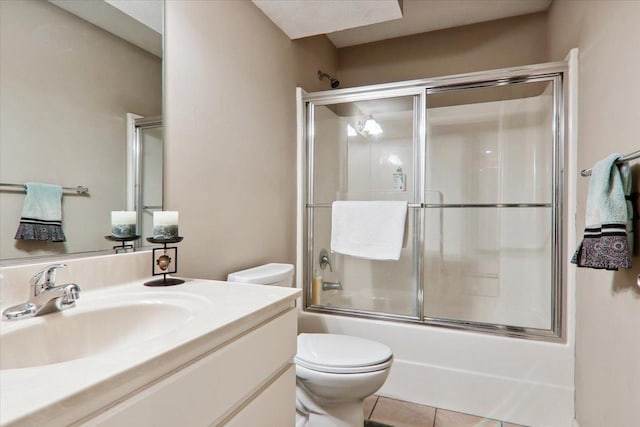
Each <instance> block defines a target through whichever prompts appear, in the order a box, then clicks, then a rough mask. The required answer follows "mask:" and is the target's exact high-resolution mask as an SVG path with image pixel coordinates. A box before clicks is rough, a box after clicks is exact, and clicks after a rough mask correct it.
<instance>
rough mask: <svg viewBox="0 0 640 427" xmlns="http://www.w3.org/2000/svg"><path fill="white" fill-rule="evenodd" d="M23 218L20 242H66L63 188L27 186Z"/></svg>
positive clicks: (20, 228)
mask: <svg viewBox="0 0 640 427" xmlns="http://www.w3.org/2000/svg"><path fill="white" fill-rule="evenodd" d="M25 187H27V195H26V196H25V198H24V206H23V207H22V217H21V218H20V225H19V226H18V231H17V232H16V237H15V238H16V239H18V240H47V241H49V242H64V241H66V238H65V236H64V232H63V231H62V187H61V186H59V185H54V184H40V183H33V182H29V183H27V184H25Z"/></svg>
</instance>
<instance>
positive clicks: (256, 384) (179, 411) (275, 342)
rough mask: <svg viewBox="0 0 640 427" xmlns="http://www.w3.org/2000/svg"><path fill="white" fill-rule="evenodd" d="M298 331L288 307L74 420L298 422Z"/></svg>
mask: <svg viewBox="0 0 640 427" xmlns="http://www.w3.org/2000/svg"><path fill="white" fill-rule="evenodd" d="M296 333H297V322H296V310H295V309H293V308H288V309H287V310H286V311H284V312H282V313H280V314H278V315H276V316H275V317H272V318H270V319H267V320H266V321H264V322H262V323H261V324H259V325H257V326H255V327H253V328H251V329H250V330H248V331H244V332H242V333H240V334H239V335H238V336H235V337H233V338H232V339H230V340H227V341H226V342H224V343H222V344H220V345H219V346H217V347H215V348H213V349H211V350H210V351H209V352H207V353H205V354H203V355H201V356H200V357H198V358H196V359H195V360H192V361H191V362H189V363H187V364H185V365H183V366H181V367H179V368H178V369H175V370H174V371H172V372H170V373H168V374H167V375H165V376H164V377H163V378H159V379H156V380H155V381H153V382H151V383H150V384H148V385H147V386H146V387H144V388H142V389H140V390H137V391H135V392H133V393H131V394H130V395H129V396H128V397H126V398H125V399H123V400H121V401H119V402H115V403H114V404H113V405H111V406H110V407H107V408H104V410H103V411H102V412H100V413H98V414H97V415H95V416H91V417H88V418H85V419H83V420H81V421H80V422H78V423H76V424H75V425H88V426H109V427H110V426H113V427H116V426H117V427H127V426H136V427H141V426H150V427H151V426H153V427H162V426H167V427H175V426H209V425H228V426H238V427H244V426H260V425H264V426H267V425H269V426H279V427H286V426H293V425H294V423H295V367H294V365H293V364H292V360H293V357H294V355H295V353H296Z"/></svg>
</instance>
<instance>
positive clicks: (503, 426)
mask: <svg viewBox="0 0 640 427" xmlns="http://www.w3.org/2000/svg"><path fill="white" fill-rule="evenodd" d="M364 418H365V419H367V420H372V421H377V422H379V423H384V424H389V425H391V426H393V427H524V426H520V425H517V424H511V423H507V422H504V421H499V420H491V419H487V418H481V417H476V416H474V415H468V414H462V413H460V412H453V411H447V410H445V409H439V408H432V407H431V406H425V405H417V404H414V403H409V402H404V401H402V400H395V399H389V398H387V397H381V396H380V397H379V396H375V395H374V396H371V397H369V398H367V399H366V400H365V405H364Z"/></svg>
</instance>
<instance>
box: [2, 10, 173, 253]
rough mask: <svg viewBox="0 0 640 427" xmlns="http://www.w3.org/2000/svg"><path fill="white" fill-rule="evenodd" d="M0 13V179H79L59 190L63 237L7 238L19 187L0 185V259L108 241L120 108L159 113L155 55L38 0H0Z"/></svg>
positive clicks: (120, 178)
mask: <svg viewBox="0 0 640 427" xmlns="http://www.w3.org/2000/svg"><path fill="white" fill-rule="evenodd" d="M0 20H1V23H0V123H2V125H1V126H0V182H5V183H16V184H22V183H24V182H50V183H56V184H59V185H63V186H68V187H75V186H77V185H83V186H86V187H88V188H89V195H88V196H86V197H85V196H77V195H73V193H65V195H64V196H63V202H62V208H63V209H62V223H63V230H64V232H65V234H66V236H67V242H66V243H42V242H34V241H17V240H14V239H13V236H14V235H15V232H16V229H17V226H18V221H19V219H20V214H21V212H22V204H23V200H24V192H21V191H17V192H15V191H8V190H7V189H6V188H5V189H3V190H2V191H0V242H1V243H0V259H8V258H17V257H25V256H31V255H50V254H58V253H75V252H86V251H95V250H100V249H110V248H111V247H112V246H113V244H112V243H111V242H109V241H107V240H105V238H104V236H105V235H106V234H108V233H109V232H110V226H111V223H110V221H111V220H110V211H112V210H122V209H124V208H125V182H126V169H125V160H126V147H127V133H126V130H127V124H126V114H127V113H128V112H132V113H137V114H141V115H159V114H160V112H161V103H162V61H161V59H160V58H157V57H155V56H153V55H151V54H150V53H147V52H145V51H143V50H141V49H139V48H137V47H135V46H133V45H132V44H130V43H128V42H126V41H124V40H122V39H120V38H118V37H116V36H114V35H112V34H110V33H107V32H106V31H104V30H102V29H100V28H98V27H96V26H94V25H92V24H89V23H88V22H86V21H84V20H82V19H80V18H78V17H76V16H74V15H72V14H69V13H67V12H66V11H64V10H62V9H60V8H58V7H56V6H54V5H52V4H51V3H48V2H46V1H44V0H28V1H0Z"/></svg>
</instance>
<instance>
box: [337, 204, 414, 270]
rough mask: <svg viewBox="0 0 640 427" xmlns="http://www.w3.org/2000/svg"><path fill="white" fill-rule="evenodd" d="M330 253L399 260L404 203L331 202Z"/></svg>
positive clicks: (404, 210)
mask: <svg viewBox="0 0 640 427" xmlns="http://www.w3.org/2000/svg"><path fill="white" fill-rule="evenodd" d="M331 211H332V212H331V252H337V253H340V254H344V255H351V256H354V257H358V258H366V259H375V260H398V259H400V251H401V250H402V241H403V238H404V227H405V221H406V218H407V202H383V201H376V202H360V201H359V202H347V201H339V202H333V205H332V210H331Z"/></svg>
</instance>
